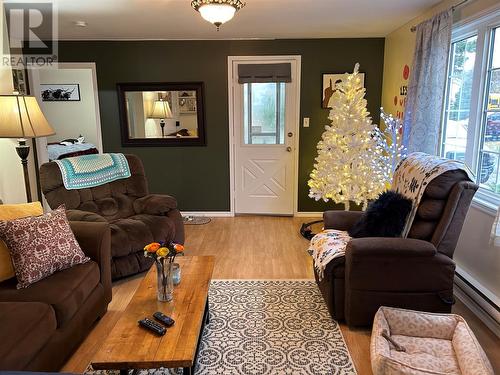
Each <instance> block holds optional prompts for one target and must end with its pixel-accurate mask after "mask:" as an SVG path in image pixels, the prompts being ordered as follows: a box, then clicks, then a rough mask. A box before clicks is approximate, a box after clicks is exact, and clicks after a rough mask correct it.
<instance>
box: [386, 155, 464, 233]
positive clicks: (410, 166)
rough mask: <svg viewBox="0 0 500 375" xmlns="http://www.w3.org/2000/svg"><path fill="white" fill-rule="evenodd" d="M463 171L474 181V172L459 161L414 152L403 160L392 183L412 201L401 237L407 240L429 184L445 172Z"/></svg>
mask: <svg viewBox="0 0 500 375" xmlns="http://www.w3.org/2000/svg"><path fill="white" fill-rule="evenodd" d="M457 169H459V170H462V171H464V172H465V173H466V174H467V176H469V178H470V179H471V181H472V180H474V176H473V174H472V172H471V171H470V170H469V168H467V166H466V165H465V164H464V163H461V162H459V161H457V160H450V159H443V158H440V157H438V156H435V155H429V154H425V153H423V152H414V153H411V154H410V155H408V157H407V158H406V159H404V160H402V161H401V162H400V163H399V165H398V167H397V168H396V171H395V172H394V178H393V181H392V189H393V190H395V191H397V192H398V193H400V194H403V195H404V196H405V197H407V198H409V199H411V201H412V210H411V212H410V214H409V215H408V217H407V218H406V224H405V228H404V230H403V233H402V234H401V237H403V238H406V237H407V236H408V232H409V231H410V228H411V226H412V224H413V220H414V219H415V214H416V213H417V208H418V206H419V204H420V200H421V199H422V196H423V195H424V192H425V188H426V187H427V185H429V183H430V182H431V181H432V180H434V179H435V178H436V177H438V176H439V175H441V174H443V173H444V172H448V171H452V170H457Z"/></svg>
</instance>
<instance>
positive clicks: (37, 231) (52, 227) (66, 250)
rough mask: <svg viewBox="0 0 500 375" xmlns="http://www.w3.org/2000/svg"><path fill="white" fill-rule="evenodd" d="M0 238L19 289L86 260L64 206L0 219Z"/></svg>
mask: <svg viewBox="0 0 500 375" xmlns="http://www.w3.org/2000/svg"><path fill="white" fill-rule="evenodd" d="M0 238H1V239H2V240H4V242H5V243H6V245H7V247H8V248H9V251H10V254H11V256H12V263H13V264H14V270H15V272H16V277H17V282H18V283H17V288H18V289H21V288H26V287H28V286H29V285H31V284H33V283H35V282H37V281H39V280H42V279H44V278H46V277H48V276H50V275H52V274H53V273H54V272H57V271H60V270H64V269H66V268H70V267H73V266H75V265H77V264H81V263H85V262H87V261H88V260H89V258H87V257H86V256H85V254H84V253H83V251H82V249H81V248H80V245H78V242H77V241H76V238H75V236H74V234H73V232H72V231H71V228H70V226H69V222H68V219H67V218H66V210H65V207H64V205H63V206H60V207H59V208H57V209H56V210H54V211H52V212H49V213H47V214H45V215H42V216H36V217H33V216H32V217H27V218H23V219H17V220H12V221H0Z"/></svg>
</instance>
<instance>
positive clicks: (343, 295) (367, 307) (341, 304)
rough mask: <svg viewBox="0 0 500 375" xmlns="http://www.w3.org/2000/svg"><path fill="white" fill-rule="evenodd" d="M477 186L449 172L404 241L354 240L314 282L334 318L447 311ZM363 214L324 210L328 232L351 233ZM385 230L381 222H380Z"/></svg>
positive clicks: (362, 320)
mask: <svg viewBox="0 0 500 375" xmlns="http://www.w3.org/2000/svg"><path fill="white" fill-rule="evenodd" d="M477 188H478V186H477V185H475V184H473V183H472V182H470V180H469V178H468V177H467V175H466V174H465V173H464V172H463V171H459V170H456V171H448V172H446V173H444V174H442V175H441V176H439V177H437V178H435V179H434V180H433V181H432V182H431V183H429V185H428V186H427V188H426V190H425V193H424V196H423V197H422V200H421V202H420V205H419V207H418V210H417V214H416V217H415V220H414V222H413V225H412V227H411V229H410V232H409V235H408V238H382V237H378V238H356V239H352V240H351V241H350V243H349V245H348V248H347V249H346V256H345V257H340V258H337V259H334V260H333V261H331V262H330V263H329V264H328V266H327V267H326V270H325V274H324V278H323V279H322V280H321V281H319V278H318V275H317V274H316V280H317V282H318V285H319V288H320V290H321V293H322V294H323V297H324V299H325V301H326V304H327V306H328V309H329V311H330V314H331V315H332V317H333V318H334V319H337V320H343V319H345V320H346V321H347V323H348V324H349V325H350V326H366V325H371V323H372V321H373V317H374V315H375V313H376V312H377V310H378V308H379V307H380V306H390V307H401V308H406V309H411V310H420V311H429V312H445V313H446V312H450V311H451V305H452V304H453V302H454V299H453V278H454V274H455V263H454V262H453V259H452V258H453V252H454V251H455V246H456V244H457V241H458V237H459V235H460V231H461V230H462V226H463V223H464V220H465V216H466V215H467V211H468V209H469V206H470V203H471V200H472V197H473V196H474V193H475V192H476V190H477ZM361 214H362V213H361V212H354V211H350V212H346V211H326V212H325V213H324V214H323V219H324V226H325V228H326V229H338V230H349V228H350V227H351V226H352V225H354V223H356V222H357V221H358V219H359V218H360V215H361ZM381 225H383V223H381Z"/></svg>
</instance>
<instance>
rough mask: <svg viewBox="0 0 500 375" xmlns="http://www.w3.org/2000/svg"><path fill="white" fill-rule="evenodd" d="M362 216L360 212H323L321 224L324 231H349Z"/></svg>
mask: <svg viewBox="0 0 500 375" xmlns="http://www.w3.org/2000/svg"><path fill="white" fill-rule="evenodd" d="M361 215H363V212H362V211H334V210H331V211H325V212H323V222H324V227H325V229H336V230H349V229H351V227H352V226H353V225H354V224H356V223H357V221H358V220H359V219H360V218H361Z"/></svg>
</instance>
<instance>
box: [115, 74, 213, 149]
mask: <svg viewBox="0 0 500 375" xmlns="http://www.w3.org/2000/svg"><path fill="white" fill-rule="evenodd" d="M116 87H117V90H118V108H119V112H120V125H121V133H122V146H175V147H182V146H205V145H206V135H205V106H204V104H205V100H204V98H205V97H204V91H205V90H204V84H203V82H168V83H162V82H154V83H144V82H138V83H135V82H130V83H118V84H117V85H116ZM128 91H196V109H197V117H198V119H197V120H198V138H181V137H179V138H130V134H129V127H128V116H127V106H126V100H125V93H126V92H128Z"/></svg>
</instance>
